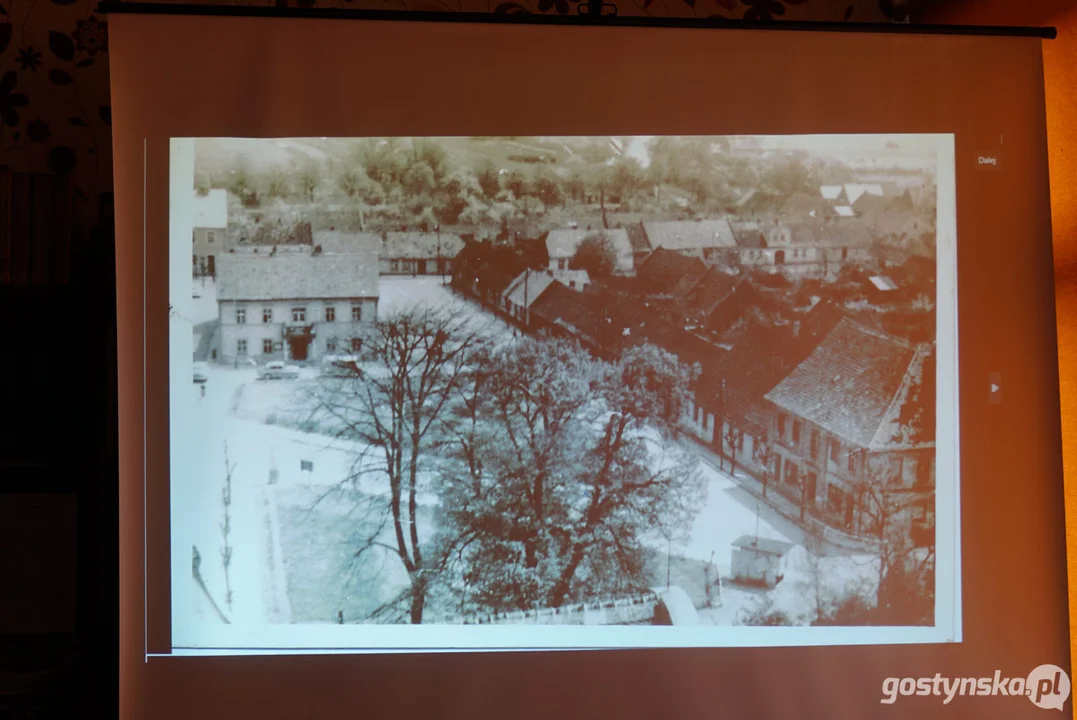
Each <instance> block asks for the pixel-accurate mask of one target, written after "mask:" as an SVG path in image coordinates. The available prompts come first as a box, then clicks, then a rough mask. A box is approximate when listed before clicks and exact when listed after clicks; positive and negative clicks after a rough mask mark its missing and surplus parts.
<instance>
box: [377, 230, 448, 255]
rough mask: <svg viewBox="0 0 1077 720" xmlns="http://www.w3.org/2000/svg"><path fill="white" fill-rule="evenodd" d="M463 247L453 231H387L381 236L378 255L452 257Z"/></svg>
mask: <svg viewBox="0 0 1077 720" xmlns="http://www.w3.org/2000/svg"><path fill="white" fill-rule="evenodd" d="M463 249H464V241H463V239H462V238H461V237H460V236H459V235H456V234H454V233H436V232H411V231H408V232H387V233H385V234H384V235H383V236H382V241H381V252H380V256H381V257H383V258H386V259H400V260H428V259H432V258H439V257H441V258H454V257H456V255H457V254H458V253H459V252H460V251H461V250H463Z"/></svg>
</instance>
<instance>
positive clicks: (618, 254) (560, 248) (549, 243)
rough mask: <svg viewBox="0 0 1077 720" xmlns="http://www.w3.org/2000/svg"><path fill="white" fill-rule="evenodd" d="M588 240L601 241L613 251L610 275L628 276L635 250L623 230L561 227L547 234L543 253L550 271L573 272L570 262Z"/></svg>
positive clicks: (632, 268) (632, 264)
mask: <svg viewBox="0 0 1077 720" xmlns="http://www.w3.org/2000/svg"><path fill="white" fill-rule="evenodd" d="M588 238H600V239H603V240H604V241H605V242H607V243H608V244H609V248H610V250H612V252H613V257H614V263H613V273H614V274H617V275H631V274H632V273H633V270H634V268H635V262H634V251H633V247H632V242H631V240H630V239H629V237H628V232H627V231H626V230H624V229H623V228H613V229H611V230H605V229H601V228H600V229H595V230H581V229H577V228H564V229H558V230H550V231H549V232H548V233H546V252H547V254H548V257H549V269H550V270H552V271H554V272H559V271H563V270H572V269H576V268H575V267H574V266H573V259H574V258H575V257H576V252H577V251H578V250H579V249H580V245H581V244H582V243H583V242H584V240H586V239H588Z"/></svg>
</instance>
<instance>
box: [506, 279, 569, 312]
mask: <svg viewBox="0 0 1077 720" xmlns="http://www.w3.org/2000/svg"><path fill="white" fill-rule="evenodd" d="M554 282H557V281H556V280H554V278H553V276H552V275H550V274H548V273H545V272H538V271H537V270H525V271H524V272H522V273H520V274H519V275H518V276H517V277H516V279H514V280H513V281H512V282H511V283H509V286H508V287H507V288H506V289H505V293H504V297H505V299H506V300H507V301H508V302H510V303H512V304H513V305H516V306H517V307H531V306H532V305H534V303H535V300H536V299H537V298H538V297H539V295H541V294H542V292H543V291H544V290H545V289H546V288H548V287H549V286H550V284H552V283H554Z"/></svg>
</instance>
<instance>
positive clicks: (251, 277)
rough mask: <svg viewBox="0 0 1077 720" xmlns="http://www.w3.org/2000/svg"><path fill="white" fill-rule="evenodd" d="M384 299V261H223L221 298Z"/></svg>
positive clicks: (247, 257)
mask: <svg viewBox="0 0 1077 720" xmlns="http://www.w3.org/2000/svg"><path fill="white" fill-rule="evenodd" d="M377 296H378V257H377V255H375V254H374V253H373V252H370V251H367V252H358V253H349V254H340V255H331V254H321V255H310V254H306V253H304V254H298V253H282V254H279V255H267V254H258V255H253V254H247V253H243V254H239V253H235V254H233V253H226V254H223V255H220V256H218V258H217V299H218V300H290V299H295V300H306V299H317V298H370V297H377Z"/></svg>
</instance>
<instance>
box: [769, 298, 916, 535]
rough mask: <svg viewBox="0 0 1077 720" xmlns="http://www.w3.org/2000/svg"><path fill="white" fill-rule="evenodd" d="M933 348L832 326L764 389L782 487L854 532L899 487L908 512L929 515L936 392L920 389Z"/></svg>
mask: <svg viewBox="0 0 1077 720" xmlns="http://www.w3.org/2000/svg"><path fill="white" fill-rule="evenodd" d="M933 352H934V351H933V347H932V346H930V345H926V344H925V345H917V346H913V345H910V344H907V343H904V342H902V341H900V340H897V339H895V338H892V337H889V336H887V335H884V334H882V333H879V332H877V331H875V330H874V329H869V328H866V327H864V326H862V325H859V324H858V323H855V322H853V321H851V320H848V319H846V320H842V321H841V322H840V323H838V325H837V326H836V327H835V328H834V330H833V331H832V332H831V333H830V334H829V335H828V336H827V338H826V339H825V340H824V341H823V342H822V343H821V344H820V345H819V346H818V347H817V348H816V349H815V351H814V352H812V354H811V355H809V356H808V358H807V359H805V360H804V362H802V363H800V364H799V365H798V366H797V367H796V368H794V369H793V371H792V372H791V373H790V374H789V375H788V376H787V377H786V378H785V379H784V380H782V381H781V382H780V383H778V385H777V386H776V387H775V388H774V389H773V390H771V391H770V392H768V393H767V395H766V400H767V401H768V402H769V403H770V410H771V416H770V427H769V434H768V435H769V436H768V443H769V446H770V447H771V448H772V450H773V453H772V455H773V457H771V458H769V459H770V462H771V467H770V469H771V472H772V477H774V478H775V479H776V480H777V481H778V483H779V484H780V488H781V489H783V490H784V491H785V492H786V493H787V494H789V495H791V496H792V497H794V498H795V499H798V500H800V501H801V502H802V503H803V504H804V505H805V506H806V507H807V508H810V509H812V510H813V511H815V512H816V513H817V514H819V515H821V516H823V517H826V518H827V519H828V521H829V523H830V524H831V525H834V526H835V527H840V528H842V529H844V530H846V531H848V532H852V533H854V534H857V535H864V534H871V533H874V532H875V531H876V530H877V529H878V527H877V524H878V522H879V517H878V515H879V510H880V508H879V507H874V506H873V505H878V503H880V502H881V500H880V498H882V497H888V498H893V497H896V496H897V494H900V495H903V496H904V499H903V500H902V503H901V510H902V512H903V513H904V514H905V515H908V516H909V517H910V518H911V519H913V520H917V521H927V520H929V519H931V520H932V521H933V514H934V488H935V438H934V431H935V428H934V421H933V418H934V401H935V398H934V395H933V393H931V394H929V393H928V392H926V391H925V390H924V388H925V386H926V385H925V382H924V379H925V365H928V362H929V358H932V357H933ZM887 502H890V500H888V501H887ZM890 509H893V508H890Z"/></svg>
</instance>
